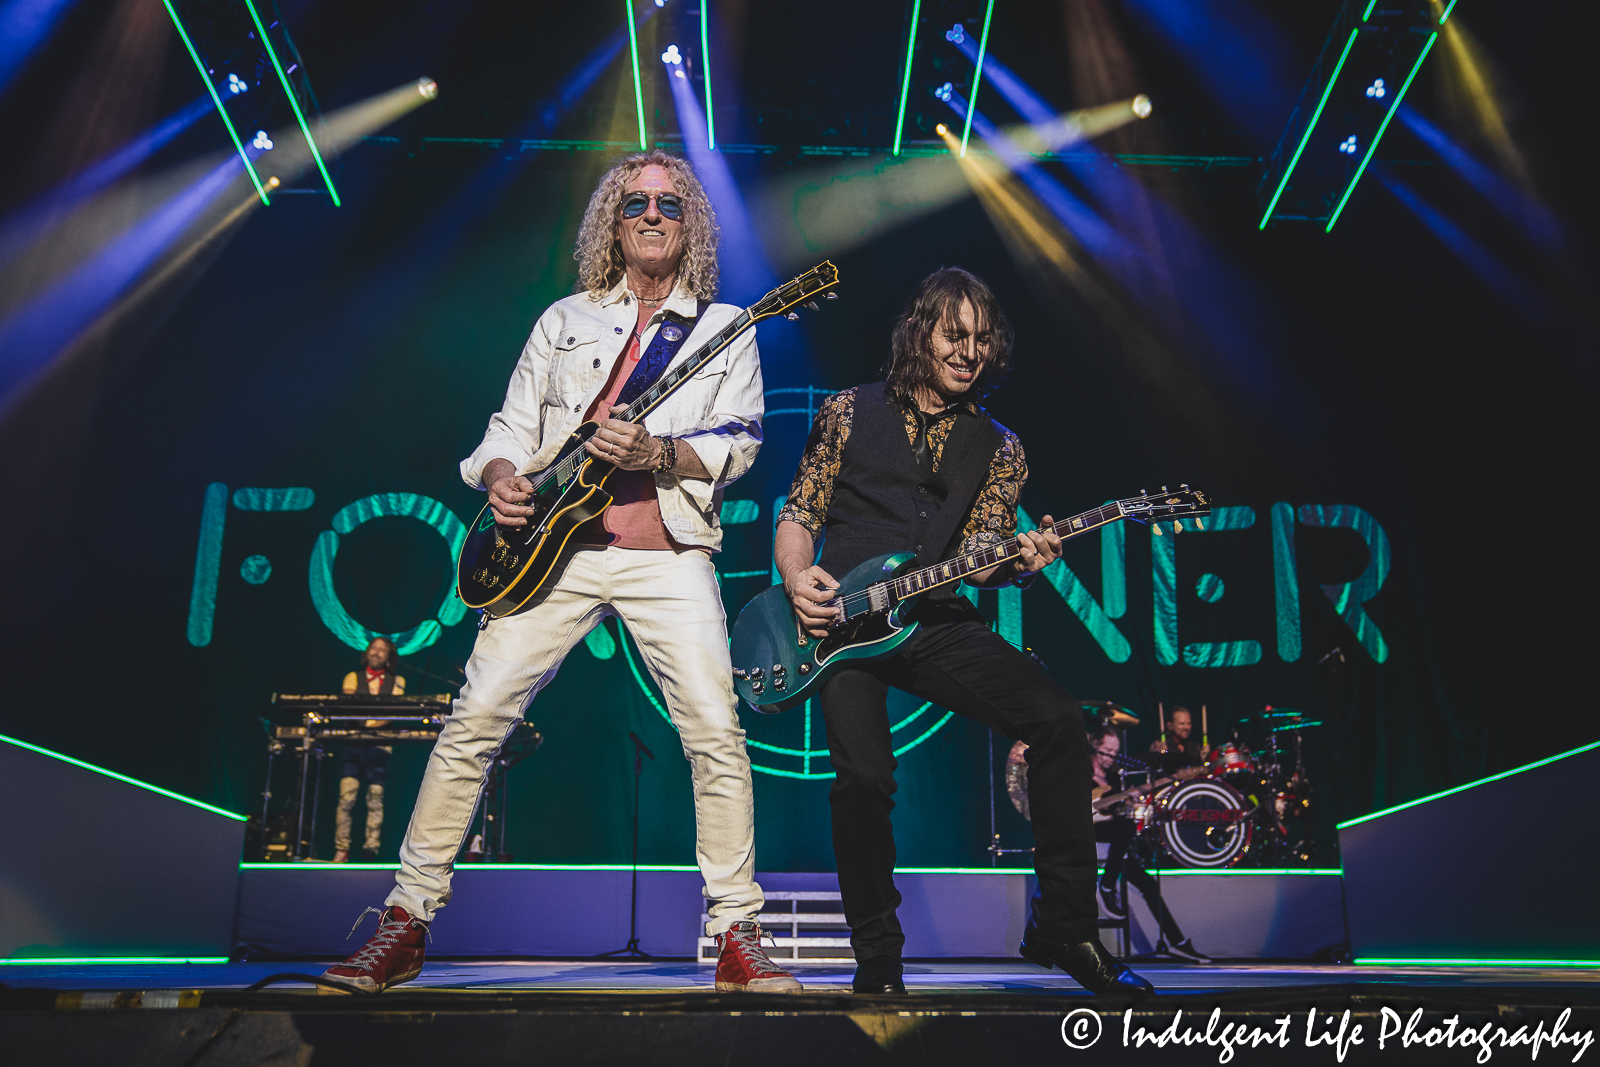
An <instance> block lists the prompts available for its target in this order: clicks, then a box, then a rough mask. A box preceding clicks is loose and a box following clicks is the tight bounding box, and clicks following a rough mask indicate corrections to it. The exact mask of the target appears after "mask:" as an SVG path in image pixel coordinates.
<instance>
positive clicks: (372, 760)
mask: <svg viewBox="0 0 1600 1067" xmlns="http://www.w3.org/2000/svg"><path fill="white" fill-rule="evenodd" d="M399 668H400V661H399V659H398V658H397V657H396V655H395V647H394V642H393V641H390V640H389V639H388V638H387V637H374V638H373V639H372V641H371V643H370V644H368V645H367V650H366V651H365V652H363V653H362V654H361V665H360V666H359V667H357V668H356V669H355V670H353V671H351V672H350V673H349V674H347V675H345V676H344V691H345V692H346V693H352V694H354V693H364V694H367V695H369V696H403V695H405V691H406V680H405V677H404V676H403V675H401V674H400V670H399ZM383 725H385V724H384V723H383V722H380V721H376V720H374V721H372V722H369V723H367V726H369V727H373V728H377V727H381V726H383ZM340 747H341V751H340V756H341V761H340V765H339V813H338V816H337V818H336V819H335V820H334V830H333V862H335V863H349V862H350V831H351V824H352V822H353V821H354V820H353V817H354V815H355V807H356V797H357V796H358V795H359V794H360V793H361V787H362V785H365V786H366V787H367V832H366V839H365V841H363V843H362V849H361V852H362V857H363V858H364V859H365V860H366V861H367V862H369V863H370V862H372V861H373V860H375V859H377V858H378V847H379V844H380V838H381V837H382V834H383V786H384V780H385V779H386V778H387V776H388V773H389V756H390V754H391V753H392V752H393V751H394V746H392V745H375V744H372V743H370V742H367V743H362V742H356V743H351V744H345V745H342V746H340Z"/></svg>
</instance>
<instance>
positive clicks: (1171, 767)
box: [1150, 704, 1206, 774]
mask: <svg viewBox="0 0 1600 1067" xmlns="http://www.w3.org/2000/svg"><path fill="white" fill-rule="evenodd" d="M1150 751H1151V752H1154V753H1157V754H1159V755H1161V756H1163V757H1165V758H1164V759H1162V761H1161V769H1162V770H1163V771H1166V772H1167V773H1169V774H1170V773H1171V772H1173V771H1175V770H1177V769H1178V768H1180V767H1198V766H1200V765H1201V764H1202V763H1204V762H1205V761H1206V754H1205V752H1204V750H1203V749H1202V748H1201V745H1200V739H1199V738H1198V737H1196V736H1195V735H1194V716H1193V715H1192V714H1190V712H1189V709H1188V708H1186V707H1183V706H1182V705H1181V704H1180V705H1179V706H1178V707H1175V708H1173V709H1172V714H1170V715H1168V716H1167V728H1166V732H1164V733H1163V734H1162V735H1161V736H1160V737H1158V738H1156V740H1154V741H1152V742H1150Z"/></svg>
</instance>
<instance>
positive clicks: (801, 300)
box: [750, 260, 839, 322]
mask: <svg viewBox="0 0 1600 1067" xmlns="http://www.w3.org/2000/svg"><path fill="white" fill-rule="evenodd" d="M838 284H839V268H838V267H835V266H834V265H833V264H832V263H830V262H828V261H827V260H823V261H822V262H821V263H818V264H817V265H816V266H815V267H812V268H811V269H810V270H808V271H806V272H805V273H804V274H802V275H800V277H798V278H794V279H792V280H790V281H787V282H784V283H783V284H782V285H780V286H778V287H777V288H776V289H774V290H772V292H770V293H768V294H767V295H766V296H764V297H762V298H761V299H760V300H757V301H756V302H755V303H754V304H751V305H750V321H751V322H760V321H761V320H762V319H770V318H773V317H774V316H776V315H782V314H783V313H784V312H786V311H787V312H789V318H791V319H798V318H799V317H800V313H799V312H797V311H790V309H791V308H793V307H794V306H795V305H797V304H808V303H809V304H810V306H811V308H812V309H813V310H815V309H816V304H814V303H810V302H811V301H813V300H814V299H815V298H816V297H818V296H821V295H823V294H824V293H826V294H827V299H829V300H837V299H838V298H839V294H838V293H835V292H833V291H832V290H833V287H834V286H836V285H838Z"/></svg>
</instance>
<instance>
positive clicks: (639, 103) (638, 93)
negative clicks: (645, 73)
mask: <svg viewBox="0 0 1600 1067" xmlns="http://www.w3.org/2000/svg"><path fill="white" fill-rule="evenodd" d="M622 4H623V6H624V7H626V8H627V9H628V47H629V49H631V50H632V52H633V106H634V107H636V108H637V109H638V111H639V151H641V152H643V151H644V150H645V149H646V148H648V147H649V145H647V144H645V140H644V90H643V89H641V88H640V87H639V27H638V26H637V25H635V24H634V21H633V0H622Z"/></svg>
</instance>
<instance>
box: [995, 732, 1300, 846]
mask: <svg viewBox="0 0 1600 1067" xmlns="http://www.w3.org/2000/svg"><path fill="white" fill-rule="evenodd" d="M1084 711H1085V713H1086V715H1095V716H1098V717H1099V720H1100V722H1101V723H1103V724H1105V725H1109V726H1112V727H1114V728H1117V729H1119V730H1120V729H1121V728H1122V727H1125V726H1130V725H1134V724H1136V723H1138V721H1139V720H1138V718H1137V717H1136V716H1134V715H1133V714H1132V713H1131V712H1129V711H1128V710H1127V709H1126V708H1121V707H1117V706H1116V705H1114V704H1110V703H1085V704H1084ZM1321 725H1322V724H1321V723H1320V722H1312V721H1308V719H1307V717H1306V715H1305V714H1304V713H1302V712H1300V711H1297V710H1295V709H1293V708H1271V707H1268V708H1267V709H1266V710H1264V711H1262V712H1260V713H1257V714H1255V715H1250V716H1246V717H1245V718H1243V719H1240V720H1239V723H1238V725H1236V726H1235V727H1234V731H1233V739H1232V740H1231V741H1228V742H1226V743H1224V744H1222V745H1219V746H1217V747H1216V748H1214V749H1212V750H1211V752H1210V753H1209V754H1208V756H1207V759H1206V761H1205V763H1204V764H1203V766H1201V767H1190V768H1184V769H1182V770H1179V771H1177V772H1176V773H1171V772H1170V769H1169V771H1168V772H1166V773H1164V772H1163V768H1162V767H1161V762H1160V760H1161V757H1160V755H1159V754H1157V753H1151V754H1150V755H1151V757H1152V760H1153V761H1154V762H1153V763H1152V762H1146V760H1144V759H1140V758H1137V757H1133V756H1129V755H1126V754H1124V753H1121V752H1119V753H1118V754H1117V756H1116V757H1115V761H1116V763H1117V765H1118V766H1119V768H1120V770H1121V775H1122V778H1123V780H1124V791H1123V792H1121V793H1117V794H1114V795H1113V796H1110V797H1106V798H1104V799H1102V800H1100V801H1097V802H1096V804H1095V807H1096V809H1097V810H1098V811H1102V812H1104V813H1106V814H1112V815H1118V816H1122V817H1125V818H1128V819H1131V820H1132V821H1133V824H1134V832H1135V839H1136V840H1139V841H1143V842H1144V843H1145V844H1146V846H1147V847H1149V848H1150V849H1151V850H1152V851H1153V852H1157V853H1159V852H1164V853H1165V854H1166V855H1167V856H1169V857H1171V858H1172V859H1173V860H1175V861H1177V862H1178V863H1180V864H1182V865H1183V866H1185V867H1197V868H1210V869H1218V868H1224V867H1232V866H1235V865H1238V864H1241V863H1244V862H1246V861H1249V862H1250V863H1251V864H1252V865H1256V866H1262V867H1290V866H1301V865H1306V864H1309V863H1310V862H1311V840H1310V822H1311V820H1310V819H1309V818H1307V816H1308V814H1309V812H1310V810H1311V786H1310V782H1309V780H1308V779H1307V777H1306V771H1305V754H1304V750H1303V746H1302V738H1301V731H1303V730H1307V729H1310V728H1312V727H1316V726H1321ZM1242 731H1248V732H1250V733H1251V734H1253V735H1258V736H1259V737H1260V743H1259V745H1258V746H1257V747H1256V748H1254V749H1252V748H1250V747H1249V746H1248V745H1246V744H1245V743H1244V742H1243V741H1242V740H1241V732H1242ZM1026 749H1027V746H1026V745H1025V744H1023V743H1022V742H1018V743H1017V744H1016V745H1015V746H1014V747H1013V748H1012V751H1011V754H1010V756H1009V758H1008V759H1007V760H1006V787H1007V792H1008V793H1009V794H1010V796H1011V801H1012V803H1013V804H1014V805H1015V806H1016V808H1017V810H1018V811H1019V812H1021V813H1022V815H1023V817H1024V818H1026V817H1028V815H1029V814H1030V813H1029V810H1028V798H1027V762H1026V760H1025V759H1024V758H1023V752H1025V751H1026ZM1130 779H1131V780H1132V781H1130ZM1139 779H1142V781H1141V780H1139ZM1108 802H1109V803H1108Z"/></svg>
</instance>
